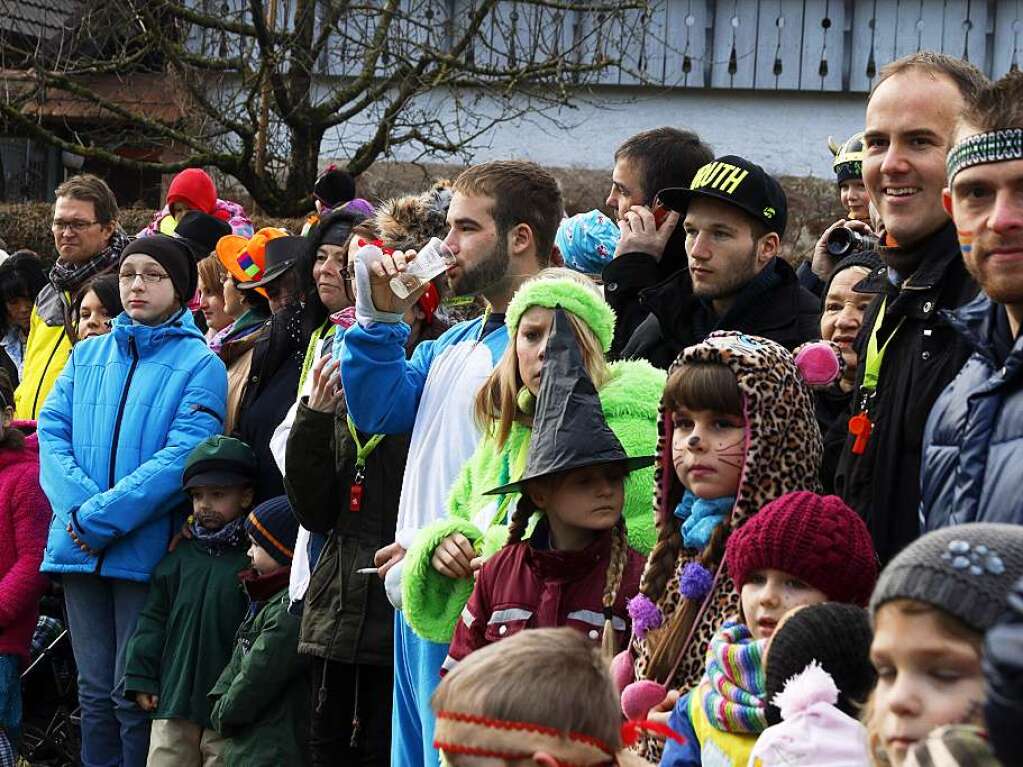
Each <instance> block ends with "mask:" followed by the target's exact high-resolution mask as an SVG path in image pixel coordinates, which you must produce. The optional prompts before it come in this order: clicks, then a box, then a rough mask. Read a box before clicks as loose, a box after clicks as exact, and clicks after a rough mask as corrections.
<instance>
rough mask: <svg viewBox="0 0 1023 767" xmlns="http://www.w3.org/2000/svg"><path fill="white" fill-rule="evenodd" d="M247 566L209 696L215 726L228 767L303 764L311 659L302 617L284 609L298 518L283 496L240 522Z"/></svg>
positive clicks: (264, 505) (286, 604)
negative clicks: (305, 652)
mask: <svg viewBox="0 0 1023 767" xmlns="http://www.w3.org/2000/svg"><path fill="white" fill-rule="evenodd" d="M245 532H246V533H247V534H248V537H249V544H250V545H249V557H250V559H251V560H252V569H251V570H247V571H245V572H243V573H242V575H241V577H240V580H241V582H242V585H243V586H244V587H245V592H246V594H247V595H248V597H249V608H248V613H247V615H246V618H245V620H244V622H243V623H242V625H241V627H240V628H239V629H238V633H237V638H236V643H235V647H234V653H233V654H232V655H231V660H230V663H229V664H228V666H227V668H226V669H224V672H223V673H222V674H221V675H220V679H218V680H217V683H216V684H215V685H214V686H213V689H212V690H211V691H210V693H209V696H210V699H211V701H213V713H212V721H213V727H214V728H215V729H216V730H217V732H219V733H220V734H221V735H223V736H224V737H225V738H226V739H227V742H226V744H225V746H224V750H223V764H224V765H226V767H279V765H284V764H287V765H301V764H307V763H308V758H307V756H308V755H307V753H306V750H307V746H308V740H309V684H308V677H307V675H306V673H305V667H306V665H307V663H308V656H302V655H299V654H298V634H299V625H300V620H301V619H300V618H299V617H297V616H294V615H292V614H291V613H289V612H288V577H289V575H290V573H291V560H292V557H293V555H294V549H295V538H296V536H297V535H298V521H297V520H296V519H295V515H294V513H293V512H292V510H291V505H290V504H289V503H288V498H287V496H280V497H277V498H271V499H270V500H269V501H266V502H264V503H261V504H260V505H259V506H257V507H256V508H255V509H253V510H252V511H251V512H250V513H249V516H248V517H247V518H246V519H245Z"/></svg>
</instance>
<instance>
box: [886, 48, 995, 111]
mask: <svg viewBox="0 0 1023 767" xmlns="http://www.w3.org/2000/svg"><path fill="white" fill-rule="evenodd" d="M912 69H919V70H922V71H924V72H927V73H928V74H930V75H931V76H932V77H933V76H936V77H947V78H948V79H949V80H951V81H952V83H953V84H954V85H955V87H956V89H957V90H958V91H959V95H961V96H962V97H963V101H964V102H966V103H969V102H970V101H971V100H972V99H973V97H974V96H975V95H976V93H977V92H978V91H979V90H980V89H981V88H984V87H985V86H987V85H988V83H989V82H990V80H988V78H987V77H986V76H985V75H984V73H983V72H981V71H980V70H979V69H978V68H977V67H975V66H974V65H973V64H971V63H970V62H968V61H964V60H963V59H959V58H955V57H954V56H948V55H946V54H944V53H938V52H937V51H917V52H916V53H911V54H909V55H908V56H903V57H902V58H899V59H895V61H892V62H889V63H888V64H885V65H884V66H883V67H881V71H880V72H878V74H877V80H876V81H875V82H874V85H873V87H872V88H871V89H870V96H869V97H868V98H867V101H870V98H871V97H873V95H874V92H875V91H876V90H877V88H878V86H879V85H881V83H883V82H884V81H885V80H887V79H888V78H890V77H894V76H895V75H901V74H904V73H905V72H908V71H910V70H912Z"/></svg>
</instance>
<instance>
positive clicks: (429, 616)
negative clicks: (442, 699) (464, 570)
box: [401, 519, 483, 644]
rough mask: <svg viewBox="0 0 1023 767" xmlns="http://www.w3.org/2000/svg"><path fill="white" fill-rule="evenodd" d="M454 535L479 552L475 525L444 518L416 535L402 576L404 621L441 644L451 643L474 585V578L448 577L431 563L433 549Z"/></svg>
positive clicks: (477, 530) (478, 540)
mask: <svg viewBox="0 0 1023 767" xmlns="http://www.w3.org/2000/svg"><path fill="white" fill-rule="evenodd" d="M454 533H461V534H462V535H464V536H465V537H466V538H468V539H469V541H470V542H471V543H472V545H473V548H475V549H476V550H477V551H479V550H480V547H481V545H482V543H483V533H481V532H480V531H479V529H478V528H477V527H476V525H474V524H473V523H472V522H469V521H468V520H465V519H443V520H440V521H438V522H434V523H433V524H432V525H430V526H428V527H427V528H425V529H424V530H422V531H421V532H420V533H419V535H417V536H416V541H415V543H413V544H412V548H410V549H409V550H408V552H407V553H406V554H405V560H404V561H405V564H404V570H403V571H402V575H401V592H402V610H403V612H404V614H405V620H406V621H408V624H409V625H410V626H411V627H412V630H413V631H415V632H416V634H418V635H419V636H421V637H422V638H423V639H428V640H430V641H431V642H439V643H442V644H447V643H448V642H450V641H451V637H452V635H454V633H455V626H456V625H457V623H458V620H459V618H460V617H461V615H462V610H463V608H464V607H465V605H466V603H467V602H468V601H469V596H470V595H471V594H472V587H473V585H474V583H475V580H474V579H473V578H459V579H457V580H456V579H454V578H448V577H447V576H444V575H441V574H440V573H438V572H437V571H436V570H434V569H433V565H432V564H430V560H431V559H433V552H434V549H436V548H437V546H438V545H439V544H440V542H441V541H443V540H444V539H445V538H447V537H448V536H449V535H453V534H454Z"/></svg>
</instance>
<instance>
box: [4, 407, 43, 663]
mask: <svg viewBox="0 0 1023 767" xmlns="http://www.w3.org/2000/svg"><path fill="white" fill-rule="evenodd" d="M15 426H17V423H15ZM49 527H50V504H49V502H48V501H47V500H46V496H45V495H43V491H42V489H41V488H40V487H39V442H38V441H37V439H36V436H35V435H34V434H33V435H31V436H30V437H28V438H26V440H25V446H24V448H22V449H20V450H10V449H7V450H0V654H2V655H19V656H21V657H22V658H23V659H27V658H28V648H29V644H30V643H31V641H32V632H34V631H35V627H36V618H37V617H38V615H39V598H40V597H41V596H42V595H43V592H44V591H45V590H46V578H45V576H43V575H41V574H40V573H39V565H40V564H41V563H42V561H43V548H44V547H45V546H46V534H47V532H48V530H49Z"/></svg>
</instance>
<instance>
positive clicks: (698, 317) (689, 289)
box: [621, 155, 820, 368]
mask: <svg viewBox="0 0 1023 767" xmlns="http://www.w3.org/2000/svg"><path fill="white" fill-rule="evenodd" d="M658 198H659V199H660V200H661V202H662V204H663V205H664V206H665V207H666V208H668V209H670V210H672V211H674V212H675V213H676V214H678V215H679V216H680V217H682V218H684V221H683V223H682V225H681V226H680V227H679V228H680V230H681V231H682V232H683V234H684V236H685V247H686V254H687V267H684V268H682V269H680V270H679V271H677V272H676V273H675V274H674V275H672V276H671V277H669V278H668V279H667V280H665V281H664V282H662V283H660V284H659V285H656V286H654V287H652V288H648V289H647V290H645V291H643V293H642V294H641V295H640V303H641V305H642V306H643V307H644V308H646V309H648V310H649V311H650V312H651V315H650V316H649V317H647V318H646V319H645V320H644V321H643V322H642V323H641V324H640V325H639V327H638V328H637V329H636V331H635V332H634V333H633V334H632V337H631V338H630V339H629V340H628V342H627V343H626V344H625V345H624V347H623V349H622V353H621V356H622V357H623V358H643V359H646V360H649V361H650V362H651V363H652V364H654V365H657V366H658V367H662V368H667V367H668V366H669V365H670V364H671V363H672V361H674V359H675V357H676V356H677V355H678V353H679V352H680V351H682V349H684V348H685V347H687V346H691V345H692V344H696V343H699V342H700V341H702V340H703V339H704V338H706V337H707V336H708V335H709V334H710V333H711V332H712V331H714V330H739V331H742V332H744V333H750V334H753V335H759V336H764V337H765V338H770V339H771V340H773V341H777V342H778V343H780V344H782V345H783V346H785V347H787V348H789V349H792V348H795V347H796V346H799V345H800V344H801V343H804V342H806V341H809V340H812V339H814V338H820V327H819V319H818V318H819V315H820V307H819V301H818V299H817V298H816V297H815V296H814V295H813V294H812V293H810V292H809V291H807V290H806V289H804V288H802V287H800V286H799V283H798V281H797V279H796V274H795V272H794V271H793V270H792V267H790V266H789V265H788V263H786V262H785V260H784V259H782V258H781V257H780V256H779V255H778V253H779V249H780V246H781V236H782V234H784V232H785V222H786V218H787V208H788V205H787V201H786V199H785V192H784V190H783V189H782V188H781V185H780V184H779V183H778V182H777V181H776V180H775V179H774V178H772V177H771V176H769V175H768V174H767V173H765V172H764V169H763V168H761V167H760V166H759V165H755V164H754V163H751V162H750V161H749V160H746V159H743V158H742V157H735V156H734V155H727V156H725V157H721V158H718V159H717V160H714V161H713V162H710V163H708V164H707V165H704V166H703V167H702V168H700V170H699V171H697V173H696V176H695V177H694V178H693V181H692V183H691V184H690V186H689V187H688V188H681V187H676V188H669V189H662V190H661V191H660V192H659V193H658ZM623 232H624V229H623Z"/></svg>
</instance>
